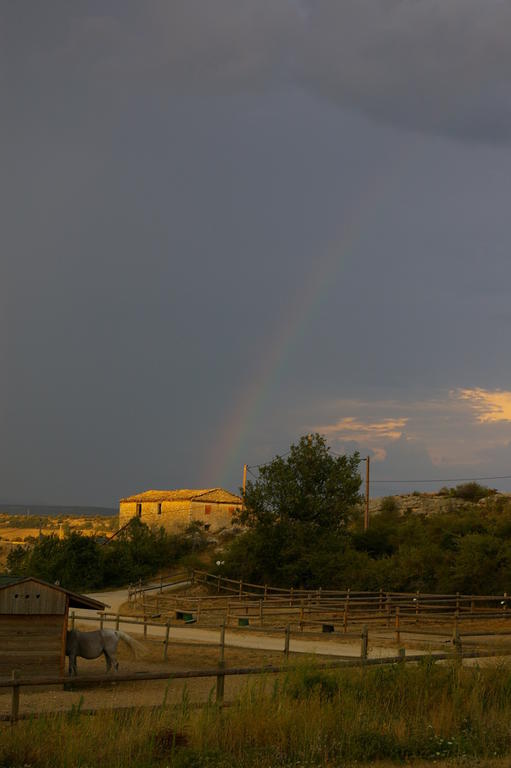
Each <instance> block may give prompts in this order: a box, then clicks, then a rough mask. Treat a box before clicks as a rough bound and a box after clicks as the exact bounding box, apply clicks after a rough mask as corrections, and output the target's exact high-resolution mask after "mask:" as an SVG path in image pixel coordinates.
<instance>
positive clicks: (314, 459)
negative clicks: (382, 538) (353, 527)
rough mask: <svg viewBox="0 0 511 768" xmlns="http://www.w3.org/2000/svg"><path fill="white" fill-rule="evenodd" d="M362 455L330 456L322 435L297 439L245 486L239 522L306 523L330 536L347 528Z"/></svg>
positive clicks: (356, 496)
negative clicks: (327, 532)
mask: <svg viewBox="0 0 511 768" xmlns="http://www.w3.org/2000/svg"><path fill="white" fill-rule="evenodd" d="M359 464H360V456H359V454H358V453H354V454H353V455H352V456H333V455H332V454H331V452H330V449H329V448H328V446H327V444H326V440H325V438H324V437H323V436H322V435H318V434H314V435H308V436H307V437H302V438H300V441H299V443H298V445H292V446H291V449H290V451H289V455H288V456H287V457H285V458H282V457H280V456H277V457H276V458H275V459H273V461H271V462H270V463H268V464H265V465H264V466H262V467H261V468H260V471H259V478H258V480H256V481H249V482H248V483H247V487H246V491H245V497H244V501H245V509H244V510H243V511H242V512H241V514H240V521H241V522H242V523H243V524H245V525H248V526H249V527H250V528H257V527H259V526H267V525H270V526H274V525H276V524H278V523H293V524H306V525H310V526H312V527H316V528H320V529H328V530H329V531H339V530H343V529H345V528H346V525H347V523H348V521H349V519H350V516H351V514H352V512H353V508H354V507H355V505H356V504H357V503H358V502H359V501H360V495H359V491H360V484H361V478H360V475H359V471H358V467H359Z"/></svg>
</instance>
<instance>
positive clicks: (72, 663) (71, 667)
mask: <svg viewBox="0 0 511 768" xmlns="http://www.w3.org/2000/svg"><path fill="white" fill-rule="evenodd" d="M69 674H70V675H75V676H76V675H77V674H78V673H77V671H76V654H73V653H70V654H69Z"/></svg>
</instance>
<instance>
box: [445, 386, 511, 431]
mask: <svg viewBox="0 0 511 768" xmlns="http://www.w3.org/2000/svg"><path fill="white" fill-rule="evenodd" d="M454 396H457V397H458V398H460V399H461V400H466V401H467V402H468V403H469V404H470V405H471V406H472V408H473V410H474V412H475V414H476V419H477V421H478V422H479V423H480V424H489V423H492V422H499V421H511V392H507V391H505V390H502V389H497V390H494V391H490V390H487V389H480V388H475V389H459V390H456V391H455V393H454Z"/></svg>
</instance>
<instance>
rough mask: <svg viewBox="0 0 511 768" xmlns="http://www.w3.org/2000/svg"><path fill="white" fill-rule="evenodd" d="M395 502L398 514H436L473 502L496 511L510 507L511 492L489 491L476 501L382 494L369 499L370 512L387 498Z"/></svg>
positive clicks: (377, 509)
mask: <svg viewBox="0 0 511 768" xmlns="http://www.w3.org/2000/svg"><path fill="white" fill-rule="evenodd" d="M390 499H392V501H393V502H394V504H395V509H396V511H397V512H399V513H400V514H402V515H404V514H406V513H410V514H414V515H428V516H429V515H437V514H440V513H443V512H455V511H457V510H462V509H466V508H467V505H471V506H473V505H474V504H475V505H476V506H478V507H481V509H488V508H491V509H494V510H496V511H498V510H502V509H505V508H506V507H507V506H510V507H511V494H509V493H495V492H491V493H490V494H489V495H488V496H485V497H483V498H482V499H480V500H478V501H473V500H469V499H464V498H459V497H457V496H454V495H447V494H445V493H417V492H415V493H405V494H401V495H398V496H384V497H379V498H374V499H371V500H370V501H369V512H370V514H377V513H378V512H381V511H382V509H384V508H385V505H386V504H387V505H388V504H389V500H390Z"/></svg>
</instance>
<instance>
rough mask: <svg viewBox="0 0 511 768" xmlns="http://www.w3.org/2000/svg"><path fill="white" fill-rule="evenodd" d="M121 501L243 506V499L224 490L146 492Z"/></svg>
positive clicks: (193, 489) (188, 489) (190, 489)
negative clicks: (194, 502)
mask: <svg viewBox="0 0 511 768" xmlns="http://www.w3.org/2000/svg"><path fill="white" fill-rule="evenodd" d="M121 501H139V502H143V501H211V502H213V503H214V502H216V503H218V504H222V503H223V504H241V498H240V497H239V496H236V495H235V494H234V493H230V492H229V491H225V490H224V489H223V488H180V489H176V490H171V491H144V492H143V493H136V494H135V495H134V496H127V497H126V498H125V499H121Z"/></svg>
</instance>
